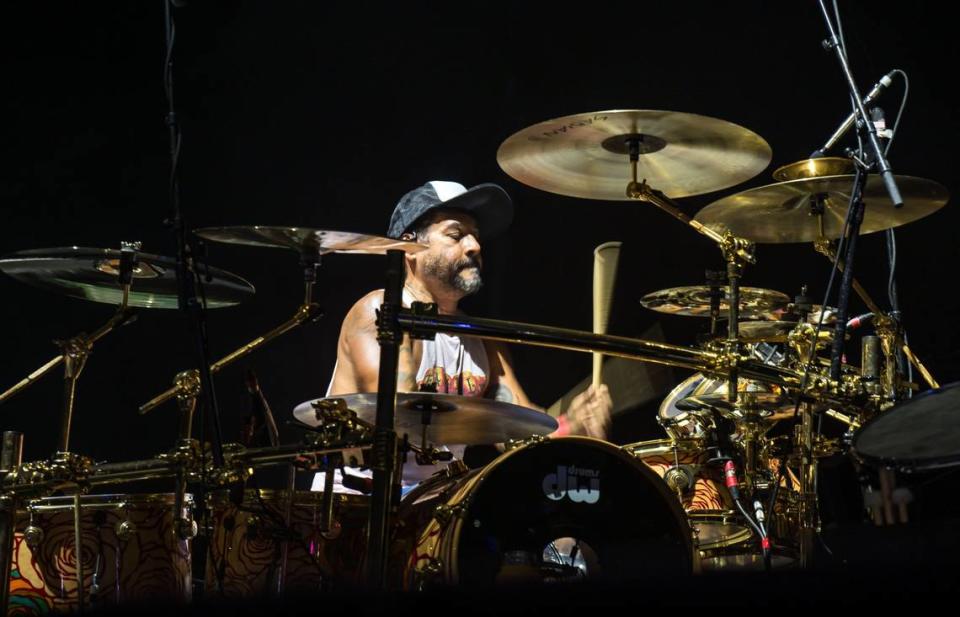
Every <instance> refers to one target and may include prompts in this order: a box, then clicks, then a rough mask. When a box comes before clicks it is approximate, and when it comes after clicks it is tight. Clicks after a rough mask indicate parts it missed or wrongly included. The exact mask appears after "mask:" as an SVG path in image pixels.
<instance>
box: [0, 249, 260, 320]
mask: <svg viewBox="0 0 960 617" xmlns="http://www.w3.org/2000/svg"><path fill="white" fill-rule="evenodd" d="M119 263H120V251H118V250H113V249H98V248H81V247H76V246H72V247H64V248H52V249H35V250H29V251H20V252H17V253H13V254H12V255H9V256H7V257H5V258H4V259H2V260H0V270H2V271H3V272H5V273H7V274H9V275H10V276H12V277H13V278H15V279H17V280H19V281H22V282H24V283H27V284H29V285H33V286H35V287H42V288H44V289H49V290H51V291H55V292H57V293H62V294H66V295H68V296H72V297H74V298H80V299H82V300H91V301H93V302H102V303H105V304H120V301H121V298H122V297H123V290H122V288H121V287H120V283H119V270H118V268H119ZM207 270H209V274H210V280H206V279H205V280H204V286H203V290H204V296H205V297H206V306H207V308H221V307H225V306H232V305H234V304H239V303H240V302H242V301H243V300H245V299H247V298H249V297H250V296H252V295H253V294H254V288H253V285H251V284H250V283H248V282H247V281H245V280H244V279H242V278H240V277H239V276H237V275H235V274H231V273H229V272H226V271H225V270H220V269H218V268H208V269H205V270H204V272H205V273H206V272H207ZM127 304H128V306H132V307H139V308H159V309H175V308H177V307H178V305H179V289H178V286H177V264H176V261H175V260H174V259H171V258H170V257H161V256H159V255H149V254H147V253H137V263H136V266H135V267H134V270H133V282H132V284H131V286H130V295H129V298H128V300H127Z"/></svg>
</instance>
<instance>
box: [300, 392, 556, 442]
mask: <svg viewBox="0 0 960 617" xmlns="http://www.w3.org/2000/svg"><path fill="white" fill-rule="evenodd" d="M332 399H343V401H344V402H345V403H346V406H347V408H348V409H351V410H353V411H354V412H356V414H357V416H358V417H359V418H360V419H361V420H363V421H364V422H369V423H370V424H373V423H374V422H375V421H376V417H377V394H376V392H362V393H357V394H342V395H340V396H331V397H329V398H327V399H313V400H310V401H306V402H304V403H301V404H299V405H297V406H296V407H295V408H294V410H293V416H294V417H295V418H296V419H297V420H299V421H300V422H303V423H304V424H307V425H309V426H316V425H317V424H318V421H317V415H316V412H315V410H314V407H313V403H314V402H315V401H319V400H332ZM425 409H426V410H430V411H431V413H430V424H429V425H428V428H427V439H428V440H429V441H430V443H433V444H460V445H478V444H492V443H502V442H505V441H508V440H510V439H526V438H527V437H530V436H532V435H546V434H548V433H552V432H553V431H555V430H557V426H558V425H557V421H556V419H554V418H552V417H551V416H549V415H547V414H545V413H543V412H540V411H536V410H533V409H529V408H527V407H521V406H520V405H513V404H511V403H504V402H502V401H494V400H491V399H486V398H479V397H472V396H457V395H454V394H434V393H430V392H398V393H397V408H396V420H395V423H394V426H395V428H396V431H397V433H399V434H401V435H402V434H403V433H407V434H408V435H409V436H410V440H411V441H412V442H414V443H418V442H419V441H420V434H421V431H422V428H423V425H422V424H421V423H422V421H423V420H422V415H423V413H422V412H423V411H424V410H425Z"/></svg>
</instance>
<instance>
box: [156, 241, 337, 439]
mask: <svg viewBox="0 0 960 617" xmlns="http://www.w3.org/2000/svg"><path fill="white" fill-rule="evenodd" d="M319 264H320V258H319V256H317V257H315V258H314V259H313V260H312V261H309V262H307V263H305V264H304V278H305V283H304V302H303V304H301V305H300V306H299V307H298V308H297V312H296V313H295V314H294V315H293V317H291V318H290V319H288V320H287V321H285V322H283V323H282V324H280V325H279V326H277V327H276V328H274V329H273V330H270V331H269V332H267V333H265V334H263V335H262V336H258V337H257V338H255V339H253V340H252V341H250V342H249V343H246V344H245V345H242V346H240V347H238V348H237V349H235V350H234V351H232V352H230V353H228V354H227V355H225V356H224V357H222V358H220V359H219V360H217V361H216V362H214V363H213V364H211V365H210V372H211V374H216V373H218V372H220V370H221V369H223V368H224V367H226V366H229V365H230V364H232V363H233V362H236V361H237V360H239V359H241V358H244V357H246V356H248V355H250V354H251V353H253V352H254V351H256V350H258V349H260V348H261V347H263V346H264V345H266V344H267V343H269V342H271V341H273V340H274V339H276V338H278V337H279V336H281V335H283V334H286V333H287V332H290V331H291V330H293V329H294V328H296V327H298V326H301V325H303V324H305V323H311V322H314V321H316V320H317V319H319V318H321V317H323V310H322V309H321V308H320V305H319V304H317V303H315V302H313V299H312V298H313V289H314V284H315V283H316V268H317V266H318V265H319ZM199 394H200V375H199V372H198V371H197V370H195V369H193V370H189V371H185V372H183V373H179V374H178V375H177V376H176V378H174V385H173V386H172V387H171V388H169V389H167V390H166V391H164V392H163V393H161V394H158V395H157V396H155V397H154V398H152V399H150V400H149V401H147V402H146V403H144V404H143V405H141V406H140V408H139V414H140V415H145V414H148V413H150V412H151V411H153V410H154V409H156V408H157V407H159V406H160V405H162V404H163V403H165V402H167V401H169V400H170V399H172V398H174V397H177V400H178V403H179V404H180V405H181V410H182V416H184V415H192V411H189V412H188V411H187V410H192V409H193V408H194V407H195V405H196V398H197V396H198V395H199ZM184 401H192V402H193V404H192V405H189V406H187V405H186V403H185V402H184ZM190 426H191V421H188V420H181V423H180V427H181V428H180V437H181V438H188V437H189V433H188V434H184V430H189V428H190Z"/></svg>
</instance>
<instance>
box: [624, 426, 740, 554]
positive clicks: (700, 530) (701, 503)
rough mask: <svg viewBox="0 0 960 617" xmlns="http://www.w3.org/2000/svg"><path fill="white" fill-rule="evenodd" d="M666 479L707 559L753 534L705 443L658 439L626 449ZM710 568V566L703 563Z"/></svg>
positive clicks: (642, 442)
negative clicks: (709, 459) (710, 461)
mask: <svg viewBox="0 0 960 617" xmlns="http://www.w3.org/2000/svg"><path fill="white" fill-rule="evenodd" d="M624 449H625V450H627V451H628V452H630V453H631V454H632V455H633V456H636V457H637V458H638V459H640V460H641V461H642V462H643V463H644V464H645V465H647V466H648V467H649V468H650V469H652V470H653V471H655V472H656V473H657V475H659V476H660V477H661V478H663V479H664V481H665V483H666V485H667V487H668V488H669V489H670V490H671V491H672V492H673V497H674V499H677V498H678V497H679V501H680V503H681V504H682V505H683V509H684V511H685V512H686V513H687V517H688V518H689V520H690V527H691V529H692V531H693V535H694V543H695V544H696V547H697V549H698V550H699V552H700V553H701V557H703V558H706V557H707V556H708V555H709V554H710V553H711V552H713V551H715V550H716V549H721V548H727V547H730V546H736V545H741V544H744V543H745V542H747V541H749V540H750V538H751V537H752V536H753V533H752V531H751V530H750V528H749V527H748V526H747V524H746V523H745V522H744V521H743V519H742V517H741V516H740V514H739V512H737V511H736V510H735V509H734V507H735V506H734V503H733V500H732V498H731V497H730V493H729V491H728V490H727V488H726V486H725V485H724V483H723V471H722V470H721V469H720V468H719V467H713V466H706V465H705V463H706V461H707V453H706V450H705V449H704V448H703V442H701V441H700V440H695V439H686V440H680V441H677V440H671V439H657V440H653V441H641V442H639V443H635V444H630V445H629V446H624ZM703 565H704V567H706V568H709V566H710V564H709V563H707V562H704V563H703Z"/></svg>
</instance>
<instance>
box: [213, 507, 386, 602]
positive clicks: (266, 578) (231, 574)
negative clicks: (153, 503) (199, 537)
mask: <svg viewBox="0 0 960 617" xmlns="http://www.w3.org/2000/svg"><path fill="white" fill-rule="evenodd" d="M288 495H289V493H288V492H287V491H275V490H269V489H260V490H253V489H251V490H247V491H245V492H244V495H243V501H242V503H241V504H240V505H239V506H237V505H236V504H234V503H232V502H231V501H230V499H229V494H228V493H226V492H217V493H214V494H212V495H211V496H210V504H211V512H212V518H213V529H214V533H213V537H212V539H211V553H210V554H211V559H208V560H207V573H206V580H207V587H208V588H209V589H217V590H220V591H222V594H223V595H224V596H226V597H229V598H242V597H264V596H270V595H275V594H277V593H278V592H280V591H283V592H284V593H291V592H294V593H309V592H313V591H319V590H320V589H331V588H333V587H335V586H336V585H338V584H343V585H350V586H353V585H358V584H360V583H362V578H361V577H362V575H363V569H362V564H363V558H364V555H365V546H366V537H365V532H366V524H367V514H368V509H369V498H368V497H366V496H365V495H345V494H340V493H337V494H335V495H334V496H333V518H332V521H333V524H332V525H331V531H329V532H328V533H326V534H324V533H322V531H323V530H322V529H321V512H322V511H323V493H318V492H311V491H297V492H296V493H295V494H294V503H293V507H292V509H291V512H290V514H291V516H290V525H289V527H287V525H286V519H285V516H286V510H287V505H288V503H289V497H288ZM284 539H286V540H287V555H286V559H287V565H286V578H285V579H281V578H280V571H281V568H282V563H283V541H284ZM281 587H282V589H281ZM218 593H219V591H218Z"/></svg>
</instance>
